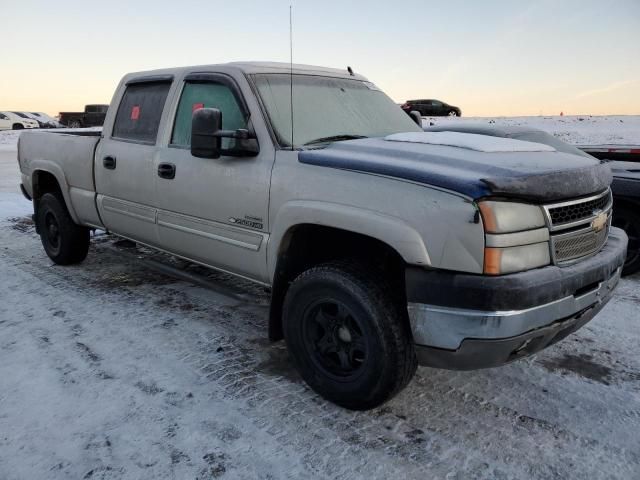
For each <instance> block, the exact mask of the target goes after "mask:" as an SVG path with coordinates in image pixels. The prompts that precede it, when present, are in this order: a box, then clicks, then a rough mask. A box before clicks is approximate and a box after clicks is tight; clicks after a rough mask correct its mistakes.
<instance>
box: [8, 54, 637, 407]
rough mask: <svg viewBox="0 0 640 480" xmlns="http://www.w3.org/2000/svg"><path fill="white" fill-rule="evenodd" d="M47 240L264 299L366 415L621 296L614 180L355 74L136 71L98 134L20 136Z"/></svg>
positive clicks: (58, 249) (316, 370)
mask: <svg viewBox="0 0 640 480" xmlns="http://www.w3.org/2000/svg"><path fill="white" fill-rule="evenodd" d="M18 162H19V166H20V170H21V172H22V177H21V181H22V190H23V193H24V194H25V196H26V197H27V198H28V199H32V200H33V206H34V218H35V222H36V227H37V232H38V233H39V235H40V237H41V240H42V244H43V246H44V250H45V252H46V253H47V255H48V256H49V257H50V258H51V259H52V260H53V261H54V262H55V263H57V264H60V265H67V264H73V263H78V262H81V261H82V260H83V259H84V258H85V257H86V255H87V252H88V250H89V243H90V229H103V230H106V231H109V232H111V233H112V234H114V235H117V236H120V237H124V238H127V239H130V240H133V241H135V242H139V243H140V244H144V245H147V246H151V247H154V248H157V249H159V250H162V251H165V252H168V253H170V254H173V255H175V256H178V257H181V258H184V259H186V260H189V261H191V262H195V263H198V264H202V265H205V266H208V267H211V268H214V269H219V270H222V271H224V272H228V273H231V274H234V275H237V276H240V277H243V278H245V279H249V280H251V281H253V282H257V283H259V284H262V285H264V286H266V287H268V288H270V290H271V306H270V313H269V320H268V334H269V337H270V339H272V340H274V341H275V340H279V339H282V338H284V340H285V342H286V344H287V347H288V349H289V351H290V353H291V357H292V360H293V363H294V364H295V366H296V368H297V369H298V370H299V372H300V374H301V376H302V378H303V379H304V380H305V381H306V382H307V383H308V384H309V385H310V386H311V388H313V389H314V390H315V391H317V392H318V393H319V394H321V395H322V396H324V397H325V398H327V399H329V400H330V401H333V402H335V403H337V404H339V405H342V406H344V407H347V408H351V409H368V408H372V407H375V406H377V405H380V404H381V403H383V402H385V401H386V400H388V399H390V398H391V397H393V396H394V395H395V394H396V393H398V392H399V391H400V390H402V389H403V388H404V387H405V386H406V385H407V384H408V383H409V381H410V380H411V378H412V376H413V375H414V373H415V370H416V366H417V364H421V365H429V366H433V367H440V368H448V369H478V368H485V367H494V366H498V365H502V364H505V363H507V362H510V361H512V360H516V359H519V358H522V357H525V356H527V355H530V354H533V353H535V352H538V351H540V350H541V349H543V348H545V347H547V346H549V345H551V344H553V343H554V342H557V341H559V340H560V339H562V338H564V337H566V336H567V335H569V334H570V333H571V332H574V331H575V330H576V329H578V328H580V327H581V326H582V325H584V324H585V323H586V322H588V321H589V320H591V319H592V318H593V317H594V315H596V313H598V312H599V311H600V310H601V309H602V307H603V306H604V305H605V304H606V303H607V301H608V300H609V299H610V298H611V295H612V292H613V289H614V287H615V286H616V284H617V282H618V280H619V278H620V271H621V267H622V265H623V262H624V258H625V251H626V246H627V237H626V235H625V234H624V232H623V231H622V230H620V229H617V228H615V227H611V225H610V221H611V209H612V199H611V191H610V188H609V185H610V183H611V171H610V169H609V167H608V166H607V165H606V164H603V163H602V162H601V161H599V160H597V159H595V158H590V157H586V156H580V155H574V154H572V153H566V152H563V151H561V150H558V149H557V148H555V147H553V146H550V145H547V144H544V143H538V142H535V141H523V140H517V139H511V138H495V137H491V136H487V135H478V134H471V133H460V132H424V131H423V130H422V128H421V127H419V126H418V125H416V124H415V122H413V121H412V120H411V118H410V117H409V116H407V115H406V114H405V113H404V112H403V111H402V110H401V109H400V108H398V106H397V105H395V104H394V103H393V101H392V100H391V99H390V98H389V97H387V96H386V95H385V94H384V93H383V92H382V91H380V89H379V88H378V87H376V85H375V84H373V83H371V82H370V81H368V80H367V79H366V78H365V77H363V76H360V75H356V74H354V73H353V72H352V71H346V70H345V71H343V70H338V69H328V68H322V67H312V66H302V65H295V66H292V67H291V68H290V66H289V65H288V64H278V63H229V64H223V65H209V66H198V67H187V68H174V69H165V70H156V71H151V72H139V73H131V74H128V75H126V76H125V77H124V78H123V79H122V81H121V83H120V84H119V86H118V87H117V90H116V92H115V94H114V97H113V100H112V103H111V106H110V107H109V110H108V112H107V115H106V119H105V124H104V128H103V130H102V132H91V131H89V132H87V131H75V132H74V131H64V130H63V131H61V133H58V132H55V131H47V132H44V131H43V132H30V133H26V134H22V136H21V137H20V141H19V145H18Z"/></svg>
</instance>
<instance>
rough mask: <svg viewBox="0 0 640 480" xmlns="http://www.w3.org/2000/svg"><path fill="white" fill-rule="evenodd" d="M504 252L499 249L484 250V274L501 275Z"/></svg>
mask: <svg viewBox="0 0 640 480" xmlns="http://www.w3.org/2000/svg"><path fill="white" fill-rule="evenodd" d="M501 257H502V250H501V249H499V248H485V249H484V273H485V274H487V275H500V259H501Z"/></svg>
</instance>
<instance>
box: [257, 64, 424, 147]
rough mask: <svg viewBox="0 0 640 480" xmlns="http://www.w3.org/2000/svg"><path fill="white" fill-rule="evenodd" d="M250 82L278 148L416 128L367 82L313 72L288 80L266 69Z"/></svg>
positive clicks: (387, 133)
mask: <svg viewBox="0 0 640 480" xmlns="http://www.w3.org/2000/svg"><path fill="white" fill-rule="evenodd" d="M253 80H254V82H255V85H256V87H257V89H258V93H259V94H260V97H261V99H262V103H263V104H264V106H265V108H266V110H267V114H268V116H269V119H270V121H271V126H272V128H273V130H274V131H275V134H276V136H277V137H278V141H279V143H280V145H281V146H291V145H292V144H293V145H294V146H304V145H312V144H318V143H322V142H321V141H322V140H323V139H329V140H330V139H332V138H334V139H336V140H337V139H347V138H349V137H382V136H386V135H390V134H392V133H399V132H420V131H422V129H421V128H420V127H418V126H417V125H416V124H415V122H414V121H413V120H411V118H410V117H409V116H408V115H407V114H406V113H404V112H403V111H402V109H400V108H398V106H397V105H396V104H395V103H394V102H393V100H391V99H390V98H389V97H387V96H386V95H385V94H384V93H383V92H381V91H380V90H379V89H378V88H377V87H375V85H373V84H372V83H370V82H365V81H362V80H355V79H354V80H350V79H346V78H335V77H324V76H316V75H293V79H292V78H291V76H290V75H287V74H271V73H269V74H259V75H254V76H253ZM292 81H293V139H292V138H291V82H292Z"/></svg>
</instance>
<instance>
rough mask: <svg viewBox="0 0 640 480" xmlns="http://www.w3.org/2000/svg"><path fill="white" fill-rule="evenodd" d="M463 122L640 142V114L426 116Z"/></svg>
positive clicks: (587, 139)
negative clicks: (596, 115)
mask: <svg viewBox="0 0 640 480" xmlns="http://www.w3.org/2000/svg"><path fill="white" fill-rule="evenodd" d="M460 122H462V123H467V122H471V123H474V124H489V125H496V126H522V127H531V128H536V129H538V130H544V131H545V132H548V133H550V134H552V135H553V136H555V137H557V138H559V139H560V140H562V141H564V142H567V143H570V144H572V145H608V144H610V145H640V115H612V116H602V117H594V116H590V115H575V116H563V117H561V116H544V117H462V118H452V117H424V118H423V120H422V124H423V126H425V127H428V126H432V125H438V126H443V125H448V124H451V123H455V124H456V125H459V124H460Z"/></svg>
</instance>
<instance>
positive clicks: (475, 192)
mask: <svg viewBox="0 0 640 480" xmlns="http://www.w3.org/2000/svg"><path fill="white" fill-rule="evenodd" d="M298 160H299V161H300V162H301V163H305V164H309V165H318V166H323V167H331V168H340V169H344V170H353V171H357V172H364V173H373V174H377V175H385V176H389V177H394V178H398V179H404V180H409V181H412V182H418V183H424V184H427V185H433V186H436V187H440V188H444V189H447V190H453V191H455V192H458V193H461V194H463V195H466V196H469V197H471V198H473V199H474V200H476V199H479V198H482V197H487V196H501V197H513V198H520V199H524V200H528V201H532V202H540V203H541V202H549V201H556V200H563V199H567V198H575V197H580V196H584V195H589V194H592V193H594V192H599V191H602V190H604V189H606V188H607V187H608V186H609V185H610V184H611V179H612V177H611V170H610V169H609V167H608V166H607V165H606V164H605V163H602V162H601V161H600V160H597V159H595V158H593V159H591V158H586V157H583V156H578V155H572V154H569V153H562V152H557V151H556V152H500V153H486V152H478V151H474V150H469V149H465V148H458V147H450V146H444V145H425V144H416V143H408V142H390V141H386V140H384V139H382V138H365V139H361V140H349V141H343V142H335V143H333V144H331V145H329V146H327V147H326V148H323V149H318V150H303V151H300V152H299V154H298Z"/></svg>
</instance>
